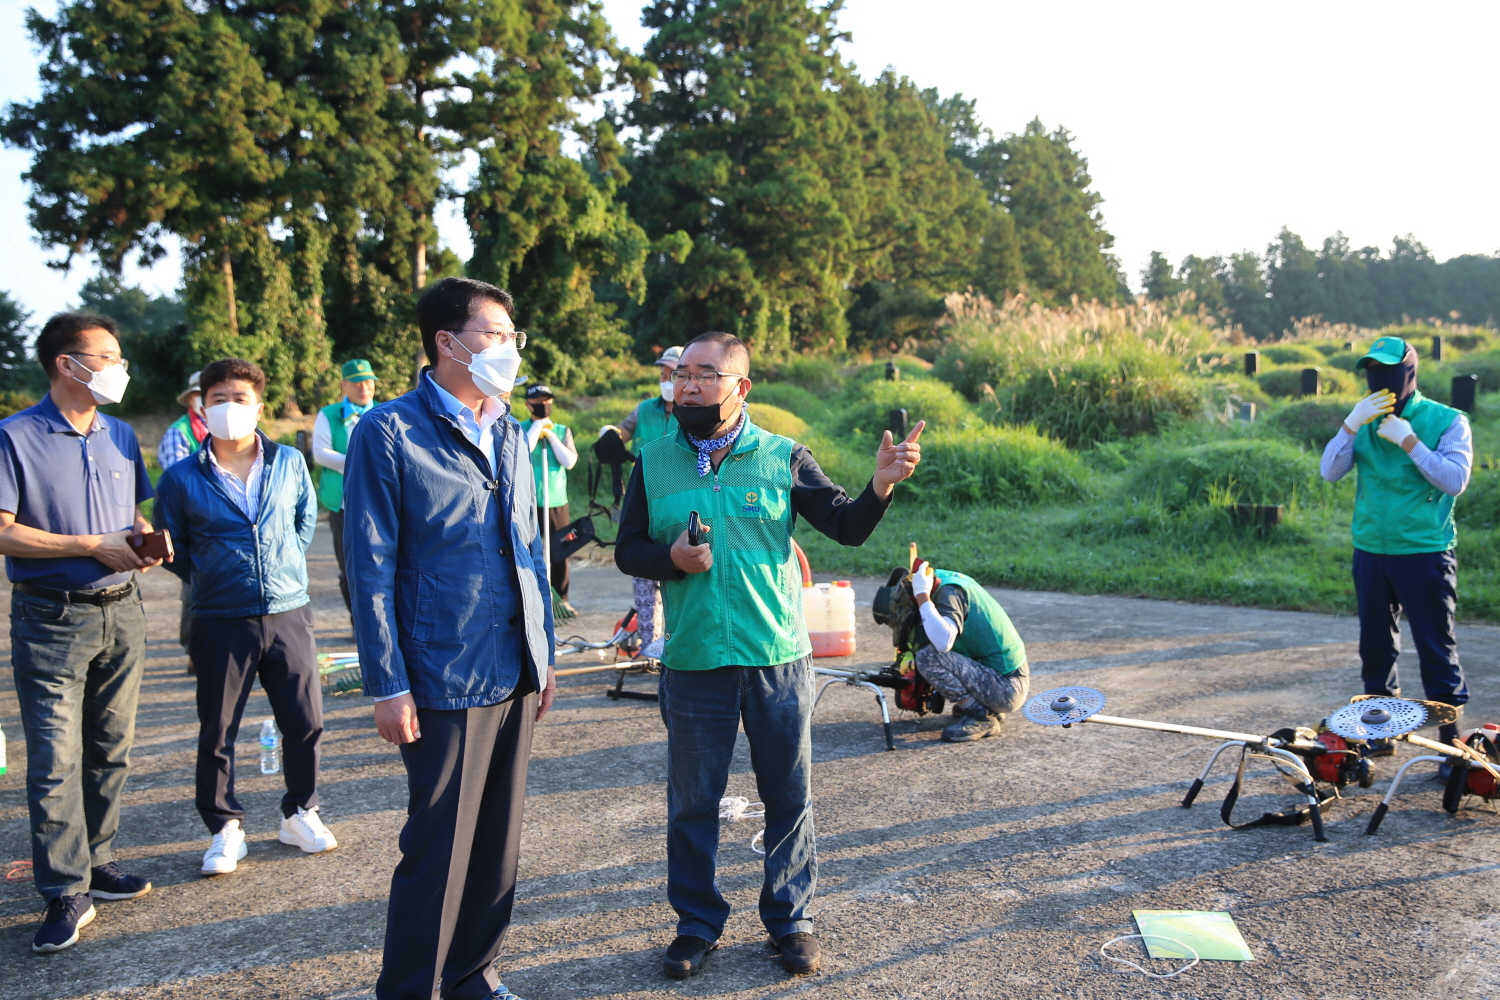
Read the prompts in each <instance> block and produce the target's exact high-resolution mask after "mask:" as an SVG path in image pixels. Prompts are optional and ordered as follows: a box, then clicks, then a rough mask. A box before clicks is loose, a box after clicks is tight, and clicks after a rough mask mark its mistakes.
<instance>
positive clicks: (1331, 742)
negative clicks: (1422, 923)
mask: <svg viewBox="0 0 1500 1000" xmlns="http://www.w3.org/2000/svg"><path fill="white" fill-rule="evenodd" d="M1104 703H1105V701H1104V695H1102V694H1100V693H1099V692H1098V691H1095V690H1093V689H1092V688H1084V687H1069V688H1056V689H1054V690H1051V691H1046V692H1043V693H1042V694H1039V695H1036V696H1034V697H1033V698H1031V699H1030V700H1029V701H1028V702H1027V703H1026V706H1025V708H1024V709H1023V713H1024V714H1025V716H1026V718H1027V719H1029V720H1031V721H1032V722H1034V723H1037V724H1038V725H1042V726H1062V727H1065V728H1066V727H1071V726H1073V725H1076V724H1079V723H1084V722H1090V723H1094V724H1095V725H1110V726H1124V727H1127V728H1131V729H1149V730H1154V731H1157V732H1167V733H1181V734H1183V735H1186V736H1202V737H1204V738H1206V739H1212V740H1221V741H1223V742H1221V743H1220V745H1219V746H1218V747H1216V748H1215V749H1214V752H1213V754H1212V755H1211V756H1210V757H1209V759H1208V764H1207V765H1206V766H1205V767H1204V768H1203V771H1202V773H1200V774H1199V775H1198V777H1197V778H1196V779H1195V780H1194V781H1193V783H1192V785H1191V786H1190V787H1189V788H1188V792H1187V795H1186V796H1185V797H1184V798H1183V801H1182V805H1183V808H1189V807H1191V806H1192V804H1193V800H1194V799H1196V798H1197V797H1198V793H1199V792H1200V791H1202V789H1203V783H1204V782H1205V781H1206V780H1207V779H1208V775H1209V773H1210V771H1212V769H1213V766H1214V764H1215V763H1216V762H1217V761H1218V759H1219V756H1220V754H1222V753H1223V752H1224V751H1225V750H1228V749H1229V748H1231V747H1239V748H1240V763H1239V770H1238V771H1237V773H1236V775H1235V779H1234V783H1233V784H1232V785H1231V786H1230V789H1229V792H1228V794H1227V795H1225V797H1224V803H1223V805H1222V807H1221V808H1220V811H1219V815H1220V817H1221V818H1222V819H1223V820H1224V823H1225V824H1226V825H1228V826H1230V827H1232V828H1234V829H1245V828H1248V827H1252V826H1265V825H1285V826H1296V825H1299V824H1301V823H1302V822H1303V821H1304V820H1311V821H1312V827H1313V838H1314V839H1315V840H1319V841H1324V840H1327V839H1328V838H1327V836H1326V834H1325V833H1324V829H1323V808H1322V807H1323V803H1324V802H1325V801H1327V800H1328V799H1330V798H1335V797H1338V795H1339V790H1340V789H1341V788H1343V787H1344V786H1346V785H1349V784H1357V785H1359V786H1360V787H1361V788H1368V787H1370V784H1371V782H1372V781H1373V780H1374V775H1373V773H1372V772H1371V770H1370V762H1369V760H1367V759H1366V753H1367V752H1368V749H1369V745H1370V743H1371V741H1376V740H1403V741H1405V742H1409V743H1413V744H1416V745H1418V746H1422V747H1424V748H1427V749H1432V750H1435V751H1437V752H1439V753H1442V754H1444V755H1445V757H1433V758H1416V759H1415V760H1413V761H1408V762H1407V764H1406V765H1405V766H1404V767H1403V768H1402V769H1401V772H1398V774H1397V778H1396V781H1394V782H1393V783H1392V788H1391V794H1390V795H1388V796H1387V797H1386V798H1387V801H1386V802H1384V803H1382V804H1381V806H1380V807H1379V808H1378V809H1377V810H1376V814H1375V816H1374V818H1372V820H1371V825H1370V828H1369V829H1368V830H1367V831H1366V832H1367V833H1374V832H1375V829H1376V828H1377V827H1378V826H1379V825H1380V820H1381V819H1382V818H1383V817H1384V815H1385V810H1386V808H1387V807H1388V803H1389V799H1390V797H1391V796H1392V795H1394V794H1395V789H1396V787H1397V785H1398V784H1399V782H1400V777H1401V774H1404V773H1405V770H1406V768H1407V767H1410V766H1411V764H1413V763H1415V762H1416V760H1422V759H1432V760H1443V759H1445V758H1446V757H1457V758H1460V759H1472V760H1474V761H1475V762H1476V763H1478V762H1479V760H1480V758H1479V754H1478V752H1477V751H1474V750H1472V749H1470V748H1469V747H1467V746H1465V747H1462V748H1458V747H1455V748H1452V749H1450V748H1448V747H1444V746H1443V745H1442V744H1440V743H1437V742H1434V741H1432V740H1428V739H1424V738H1423V737H1420V736H1416V735H1414V734H1413V733H1414V730H1416V729H1419V728H1421V727H1422V726H1425V725H1442V724H1444V723H1445V722H1451V721H1453V720H1454V719H1456V718H1457V712H1456V710H1455V709H1454V708H1453V707H1452V706H1449V705H1441V704H1438V703H1436V702H1417V701H1407V700H1404V699H1400V698H1371V697H1366V696H1361V697H1359V698H1356V699H1355V700H1354V701H1353V702H1351V703H1350V704H1348V705H1345V706H1344V707H1342V708H1340V709H1339V710H1338V711H1336V712H1334V713H1333V714H1332V715H1330V716H1329V717H1328V718H1327V719H1326V720H1325V721H1324V723H1323V724H1322V725H1321V726H1320V727H1319V729H1320V730H1321V731H1318V730H1314V729H1309V728H1306V727H1296V728H1287V729H1279V730H1277V731H1276V732H1274V733H1271V734H1269V735H1266V736H1260V735H1256V734H1253V733H1237V732H1231V731H1228V730H1222V729H1205V728H1202V727H1198V726H1183V725H1177V724H1174V723H1162V722H1149V721H1146V720H1143V719H1124V718H1119V717H1116V716H1109V715H1101V714H1100V712H1101V710H1102V709H1103V708H1104ZM1249 758H1258V759H1261V760H1267V761H1270V762H1271V763H1272V764H1273V765H1274V766H1275V767H1276V769H1277V770H1278V771H1280V772H1281V774H1282V776H1283V777H1285V778H1286V779H1287V780H1288V781H1289V782H1290V783H1291V784H1292V786H1293V787H1294V788H1296V789H1297V791H1298V792H1300V793H1301V794H1302V795H1303V796H1304V797H1305V799H1306V804H1305V805H1303V806H1299V807H1298V808H1296V809H1292V810H1287V811H1285V812H1280V813H1266V814H1265V815H1264V816H1262V817H1261V818H1260V819H1257V820H1253V821H1251V822H1249V823H1235V822H1234V821H1233V819H1232V818H1231V816H1232V813H1233V811H1234V806H1235V803H1236V802H1237V801H1238V799H1239V795H1240V789H1241V788H1242V786H1243V784H1244V776H1245V761H1246V760H1247V759H1249ZM1482 766H1484V767H1485V768H1487V769H1491V770H1493V767H1492V765H1490V764H1489V763H1488V762H1487V761H1485V762H1484V763H1483V765H1482ZM1497 776H1500V775H1497ZM1319 782H1322V783H1324V784H1326V785H1329V786H1331V789H1330V790H1327V791H1325V790H1322V789H1319V788H1318V783H1319Z"/></svg>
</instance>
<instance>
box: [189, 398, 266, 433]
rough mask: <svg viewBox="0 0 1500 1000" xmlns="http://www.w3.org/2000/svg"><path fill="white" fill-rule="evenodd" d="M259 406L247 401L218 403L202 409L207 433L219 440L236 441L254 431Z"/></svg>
mask: <svg viewBox="0 0 1500 1000" xmlns="http://www.w3.org/2000/svg"><path fill="white" fill-rule="evenodd" d="M259 411H260V407H258V406H251V405H250V404H249V403H219V404H218V405H217V406H210V407H209V408H208V409H206V410H204V411H203V419H204V422H206V423H207V424H208V433H210V434H212V435H213V436H214V437H216V438H218V439H219V440H220V441H238V440H240V439H241V438H245V437H249V436H250V435H251V434H254V433H255V425H256V424H257V423H259V422H260V412H259Z"/></svg>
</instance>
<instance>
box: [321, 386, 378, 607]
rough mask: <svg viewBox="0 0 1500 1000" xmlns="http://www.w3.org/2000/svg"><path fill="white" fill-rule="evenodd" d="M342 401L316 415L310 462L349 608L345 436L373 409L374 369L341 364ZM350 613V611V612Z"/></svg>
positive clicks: (347, 446) (345, 603)
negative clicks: (318, 470) (315, 470)
mask: <svg viewBox="0 0 1500 1000" xmlns="http://www.w3.org/2000/svg"><path fill="white" fill-rule="evenodd" d="M343 376H344V382H343V389H344V398H343V399H342V400H340V401H339V402H337V403H334V404H333V405H332V406H325V407H323V408H322V409H321V410H319V411H318V418H317V420H315V421H313V444H312V452H313V461H314V462H317V463H318V464H319V465H321V466H322V467H323V471H322V473H321V474H320V475H319V476H318V502H319V503H321V504H322V505H323V506H324V507H326V508H327V509H328V530H329V531H330V532H331V533H332V534H333V557H334V559H335V560H337V561H338V564H339V592H340V593H341V594H343V595H344V607H345V608H349V581H348V580H347V579H346V578H345V577H344V455H345V453H346V452H348V451H349V435H350V434H351V433H353V431H354V425H355V424H357V423H359V418H360V417H362V416H364V415H365V414H366V413H368V412H370V407H372V406H374V405H375V369H374V368H372V367H370V362H368V361H364V360H362V359H360V358H355V359H354V360H353V361H345V362H344V368H343ZM351 613H352V611H351Z"/></svg>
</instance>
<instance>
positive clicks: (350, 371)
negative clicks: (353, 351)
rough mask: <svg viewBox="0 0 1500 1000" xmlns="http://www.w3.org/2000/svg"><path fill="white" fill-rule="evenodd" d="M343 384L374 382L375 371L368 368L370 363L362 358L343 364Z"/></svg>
mask: <svg viewBox="0 0 1500 1000" xmlns="http://www.w3.org/2000/svg"><path fill="white" fill-rule="evenodd" d="M344 381H345V382H373V381H375V369H374V368H371V367H370V362H368V361H366V360H365V359H364V358H355V359H354V360H353V361H345V362H344Z"/></svg>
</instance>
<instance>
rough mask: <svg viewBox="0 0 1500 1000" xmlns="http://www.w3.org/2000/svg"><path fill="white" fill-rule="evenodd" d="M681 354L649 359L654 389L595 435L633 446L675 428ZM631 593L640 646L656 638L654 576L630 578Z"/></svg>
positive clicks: (667, 353)
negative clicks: (674, 385) (675, 391)
mask: <svg viewBox="0 0 1500 1000" xmlns="http://www.w3.org/2000/svg"><path fill="white" fill-rule="evenodd" d="M681 357H682V348H681V347H669V348H667V349H666V350H664V351H662V352H661V356H660V357H658V358H657V359H656V360H655V361H653V362H651V363H652V364H653V365H654V366H655V367H656V372H657V384H656V388H657V393H656V395H654V396H652V397H651V398H650V399H643V400H641V401H640V403H639V404H637V406H636V408H635V409H633V410H631V411H630V412H629V413H627V414H626V415H625V419H624V420H622V421H620V425H619V426H618V427H616V426H614V425H612V424H606V425H605V426H603V427H601V428H599V437H600V438H603V437H604V435H606V434H608V433H609V432H610V431H614V432H615V433H616V434H618V435H620V441H621V442H622V443H623V442H629V441H634V442H635V450H636V452H637V453H639V452H640V450H641V448H643V447H644V446H646V445H648V444H650V443H651V442H652V441H655V440H656V439H657V438H664V437H666V436H667V435H668V434H675V433H676V432H677V418H676V417H674V416H673V415H672V407H673V402H672V392H673V389H672V373H673V372H674V371H676V370H677V360H678V359H679V358H681ZM631 583H632V586H633V590H634V597H635V620H636V636H637V638H639V639H640V642H641V646H643V647H645V646H649V645H650V644H651V640H653V639H655V638H656V619H657V617H658V612H659V610H660V608H661V586H660V585H659V584H658V583H657V582H656V581H655V580H648V579H647V578H646V577H643V576H638V577H636V578H635V579H634V580H633V581H631Z"/></svg>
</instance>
